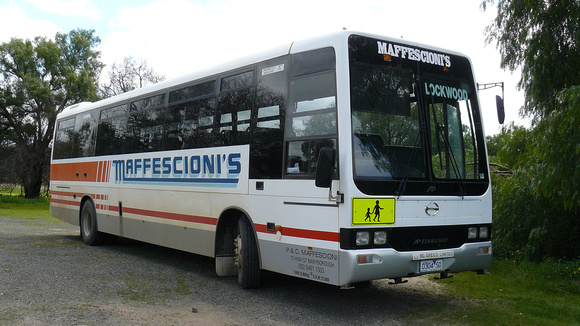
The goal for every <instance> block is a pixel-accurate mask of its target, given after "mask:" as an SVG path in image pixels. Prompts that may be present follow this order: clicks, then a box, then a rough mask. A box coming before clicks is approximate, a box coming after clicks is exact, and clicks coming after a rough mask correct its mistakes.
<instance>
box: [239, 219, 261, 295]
mask: <svg viewBox="0 0 580 326" xmlns="http://www.w3.org/2000/svg"><path fill="white" fill-rule="evenodd" d="M236 255H237V259H236V260H237V262H238V283H239V284H240V285H241V286H242V288H244V289H256V288H259V287H260V257H259V255H258V247H257V244H256V237H255V235H254V230H253V229H252V227H251V225H250V221H249V220H248V219H247V218H245V217H241V218H240V219H239V220H238V236H237V237H236Z"/></svg>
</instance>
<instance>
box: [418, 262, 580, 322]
mask: <svg viewBox="0 0 580 326" xmlns="http://www.w3.org/2000/svg"><path fill="white" fill-rule="evenodd" d="M489 272H490V274H489V275H476V274H475V273H459V274H456V275H455V276H454V277H453V278H451V279H447V280H441V281H438V282H441V283H442V284H443V285H444V287H445V288H446V290H447V292H449V293H450V294H451V295H452V296H453V297H459V298H463V299H466V300H467V302H470V303H469V304H467V305H462V304H457V305H454V306H453V307H452V308H449V307H448V309H447V311H446V312H445V313H442V312H440V310H437V309H433V311H430V312H426V313H425V317H426V316H427V315H429V314H434V315H438V318H439V320H445V321H446V322H448V323H451V324H468V325H580V280H579V278H578V275H579V274H580V261H579V260H576V261H572V262H543V263H533V262H527V261H510V260H494V261H493V262H492V264H491V267H490V269H489Z"/></svg>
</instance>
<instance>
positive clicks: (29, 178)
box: [19, 147, 48, 198]
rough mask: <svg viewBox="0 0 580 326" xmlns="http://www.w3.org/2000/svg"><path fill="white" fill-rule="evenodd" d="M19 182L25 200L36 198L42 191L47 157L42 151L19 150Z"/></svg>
mask: <svg viewBox="0 0 580 326" xmlns="http://www.w3.org/2000/svg"><path fill="white" fill-rule="evenodd" d="M19 154H20V155H19V158H20V180H21V183H22V187H23V188H24V197H25V198H38V197H40V194H41V190H42V178H43V175H44V170H45V167H47V166H48V162H47V156H46V155H45V151H44V150H42V149H36V150H34V149H31V148H26V147H24V148H22V147H21V148H20V149H19Z"/></svg>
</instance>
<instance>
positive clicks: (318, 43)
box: [58, 30, 465, 119]
mask: <svg viewBox="0 0 580 326" xmlns="http://www.w3.org/2000/svg"><path fill="white" fill-rule="evenodd" d="M353 34H354V35H362V36H366V37H371V38H376V39H381V40H386V41H391V42H396V43H400V44H406V45H409V46H415V47H421V48H427V49H431V50H437V51H440V52H444V53H448V54H454V55H459V56H465V55H463V54H461V53H459V52H456V51H449V50H446V49H441V48H438V47H434V46H430V45H425V44H420V43H415V42H409V41H407V40H404V39H397V38H392V37H387V36H383V35H376V34H370V33H363V32H356V31H347V30H344V31H339V32H335V33H332V34H326V35H321V36H317V37H313V38H309V39H304V40H299V41H294V42H291V43H288V44H285V45H282V46H278V47H276V48H273V49H270V50H267V51H262V52H260V53H257V54H254V55H250V56H247V57H243V58H240V59H237V60H233V61H230V62H227V63H224V64H221V65H217V66H214V67H211V68H208V69H204V70H200V71H196V72H193V73H189V74H185V75H183V76H180V77H177V78H174V79H171V80H166V81H163V82H160V83H157V84H154V85H149V86H146V87H143V88H140V89H136V90H133V91H129V92H126V93H123V94H119V95H116V96H113V97H110V98H106V99H103V100H100V101H97V102H82V103H78V104H74V105H71V106H68V107H66V108H65V109H64V110H63V111H62V112H61V113H60V114H59V116H58V118H59V119H62V118H66V117H68V116H71V115H75V114H78V113H80V112H84V111H89V110H92V109H96V108H100V107H107V106H113V105H115V104H118V103H125V102H127V101H129V100H132V99H137V98H140V97H142V96H145V95H148V94H151V93H154V92H162V91H165V90H168V89H172V88H175V87H178V86H180V85H184V86H185V85H186V84H189V83H191V82H192V81H194V80H197V79H202V78H207V77H211V76H215V75H218V74H220V73H223V72H226V71H229V70H234V69H239V68H243V67H245V66H249V65H252V64H256V63H258V62H261V61H264V60H268V59H273V58H277V57H280V56H283V55H287V54H292V53H298V52H303V51H308V50H313V49H317V48H321V47H327V46H333V47H336V48H339V47H341V46H343V47H344V46H346V44H345V42H344V40H346V39H348V37H349V36H350V35H353Z"/></svg>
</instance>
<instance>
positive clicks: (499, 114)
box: [495, 95, 505, 125]
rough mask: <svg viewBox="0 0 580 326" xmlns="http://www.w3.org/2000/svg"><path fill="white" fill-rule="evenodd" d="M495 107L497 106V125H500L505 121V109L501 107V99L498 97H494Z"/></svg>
mask: <svg viewBox="0 0 580 326" xmlns="http://www.w3.org/2000/svg"><path fill="white" fill-rule="evenodd" d="M495 105H496V106H497V120H498V121H499V124H500V125H502V124H503V122H504V121H505V109H504V106H503V98H501V97H500V96H499V95H496V96H495Z"/></svg>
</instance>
